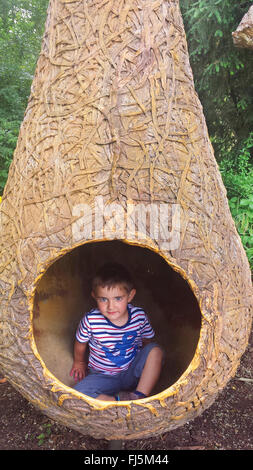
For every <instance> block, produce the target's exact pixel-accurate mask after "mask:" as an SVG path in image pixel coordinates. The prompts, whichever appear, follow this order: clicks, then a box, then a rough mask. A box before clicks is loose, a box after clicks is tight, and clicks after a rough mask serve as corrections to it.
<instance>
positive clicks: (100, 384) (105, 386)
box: [73, 371, 120, 400]
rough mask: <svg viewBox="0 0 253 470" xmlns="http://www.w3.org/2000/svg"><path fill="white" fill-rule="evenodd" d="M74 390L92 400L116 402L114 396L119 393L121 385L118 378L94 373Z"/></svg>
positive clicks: (90, 373) (89, 374)
mask: <svg viewBox="0 0 253 470" xmlns="http://www.w3.org/2000/svg"><path fill="white" fill-rule="evenodd" d="M73 388H74V389H75V390H77V391H78V392H81V393H83V394H84V395H87V396H89V397H92V398H98V399H99V400H115V397H114V395H115V394H116V393H117V392H119V390H120V384H119V381H118V378H117V376H109V375H105V374H101V373H99V372H94V371H92V372H89V373H88V375H87V376H86V377H85V378H84V379H83V380H81V381H80V382H78V383H77V384H76V385H75V386H74V387H73Z"/></svg>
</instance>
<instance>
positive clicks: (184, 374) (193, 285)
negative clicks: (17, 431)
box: [0, 0, 253, 440]
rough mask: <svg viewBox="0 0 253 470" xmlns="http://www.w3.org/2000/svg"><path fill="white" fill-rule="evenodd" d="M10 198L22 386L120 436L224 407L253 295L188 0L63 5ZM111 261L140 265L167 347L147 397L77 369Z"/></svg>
mask: <svg viewBox="0 0 253 470" xmlns="http://www.w3.org/2000/svg"><path fill="white" fill-rule="evenodd" d="M0 209H1V212H0V214H1V219H0V220H1V242H0V250H1V251H0V253H1V254H0V265H1V270H0V288H1V309H0V360H1V370H2V372H3V373H4V374H5V377H6V378H7V379H8V380H9V381H10V382H11V383H12V385H13V386H14V387H15V388H17V389H18V390H19V391H20V393H22V394H23V395H24V396H25V397H26V398H27V399H28V400H30V401H31V402H32V403H33V404H34V405H35V406H37V407H39V408H40V409H41V410H42V411H43V412H44V413H45V414H46V415H48V416H49V417H50V418H53V419H55V420H57V421H59V422H60V423H62V424H64V425H66V426H69V427H71V428H74V429H76V430H78V431H79V432H81V433H83V434H90V435H92V436H93V437H96V438H106V439H111V440H115V439H116V440H120V439H136V438H143V437H148V436H151V435H153V434H156V435H157V434H160V433H164V432H166V431H169V430H172V429H174V428H176V427H178V426H180V425H183V424H184V423H185V422H187V421H189V420H191V419H193V418H195V417H196V416H198V415H200V414H201V413H202V412H203V411H204V410H205V409H206V408H207V407H209V406H210V405H211V404H212V403H213V401H214V400H215V397H216V396H217V394H218V393H219V391H220V390H222V389H223V388H224V387H225V385H226V384H227V382H228V380H229V379H230V378H231V377H232V376H234V374H235V372H236V369H237V367H238V364H239V361H240V357H241V355H242V354H243V352H244V351H245V348H246V346H247V343H248V338H249V333H250V327H251V308H252V299H253V295H252V284H251V275H250V269H249V265H248V261H247V258H246V255H245V252H244V250H243V247H242V243H241V240H240V238H239V235H238V234H237V232H236V229H235V224H234V222H233V220H232V217H231V214H230V211H229V206H228V201H227V197H226V191H225V188H224V186H223V183H222V179H221V176H220V173H219V170H218V166H217V163H216V161H215V157H214V154H213V149H212V146H211V144H210V140H209V137H208V132H207V128H206V123H205V119H204V115H203V111H202V106H201V104H200V102H199V99H198V97H197V95H196V92H195V89H194V82H193V76H192V71H191V68H190V64H189V56H188V50H187V44H186V38H185V33H184V27H183V22H182V17H181V14H180V9H179V2H178V1H177V0H173V1H170V0H169V1H167V0H164V1H162V0H158V1H157V0H145V1H144V0H117V1H116V0H107V1H102V0H96V1H94V0H87V1H86V2H83V1H81V0H76V1H75V0H51V1H50V5H49V9H48V17H47V22H46V30H45V35H44V39H43V43H42V50H41V54H40V57H39V60H38V64H37V69H36V74H35V77H34V80H33V84H32V90H31V95H30V99H29V103H28V107H27V110H26V113H25V117H24V121H23V123H22V126H21V129H20V135H19V139H18V144H17V148H16V151H15V154H14V159H13V162H12V165H11V167H10V171H9V176H8V181H7V184H6V187H5V191H4V196H3V201H2V203H1V206H0ZM138 211H139V219H138V218H137V216H136V217H135V218H134V215H136V213H137V212H138ZM145 211H146V212H147V217H146V219H145V217H144V215H145ZM143 217H144V218H143ZM108 259H117V260H120V261H121V262H124V263H125V264H127V265H128V266H129V267H130V268H131V269H132V270H133V273H134V275H135V277H136V283H137V294H138V296H139V297H138V298H137V301H138V304H141V305H142V306H143V307H145V309H146V310H147V311H148V314H149V315H150V319H151V323H152V324H153V326H154V328H155V330H156V333H157V336H158V340H159V341H160V343H161V344H162V346H163V347H164V350H165V353H166V354H165V365H164V369H163V373H162V377H161V381H160V383H159V384H158V388H157V389H156V390H154V393H153V395H152V396H151V397H148V398H146V399H142V400H139V401H136V402H102V401H99V400H95V399H91V398H88V397H86V396H85V395H82V394H81V393H79V392H77V391H75V390H74V389H73V388H72V386H73V383H71V381H70V378H69V370H70V367H71V361H72V347H73V340H74V331H75V327H76V326H77V322H78V320H79V318H80V317H81V315H82V314H83V313H84V312H85V311H86V310H87V309H88V308H89V307H90V305H89V282H90V277H91V276H92V274H93V272H94V270H95V268H96V267H97V266H99V265H100V264H101V263H102V262H103V261H105V260H108Z"/></svg>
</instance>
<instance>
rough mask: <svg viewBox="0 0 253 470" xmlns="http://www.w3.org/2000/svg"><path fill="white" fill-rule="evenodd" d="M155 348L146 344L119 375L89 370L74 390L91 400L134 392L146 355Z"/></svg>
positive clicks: (150, 344) (151, 344)
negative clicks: (124, 392)
mask: <svg viewBox="0 0 253 470" xmlns="http://www.w3.org/2000/svg"><path fill="white" fill-rule="evenodd" d="M155 346H158V344H156V343H149V344H146V346H144V347H143V348H142V349H141V350H140V351H139V352H138V353H137V354H136V356H135V358H134V360H133V362H131V364H130V366H129V368H128V369H127V370H124V371H122V372H120V373H119V374H116V375H106V374H103V373H101V372H97V371H95V370H94V369H89V373H88V375H87V376H86V377H85V378H84V379H83V380H81V381H80V382H79V383H78V384H77V385H75V386H74V389H75V390H77V391H78V392H81V393H84V394H85V395H88V396H89V397H93V398H96V397H98V395H100V394H106V395H110V396H114V395H116V394H117V393H119V392H120V391H122V390H127V391H131V390H135V388H136V387H137V384H138V382H139V379H140V376H141V374H142V371H143V369H144V366H145V363H146V360H147V357H148V354H149V353H150V351H151V349H153V348H154V347H155Z"/></svg>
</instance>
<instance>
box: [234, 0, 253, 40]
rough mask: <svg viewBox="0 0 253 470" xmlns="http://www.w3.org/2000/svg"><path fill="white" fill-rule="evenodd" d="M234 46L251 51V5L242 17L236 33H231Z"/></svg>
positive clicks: (252, 33)
mask: <svg viewBox="0 0 253 470" xmlns="http://www.w3.org/2000/svg"><path fill="white" fill-rule="evenodd" d="M232 36H233V41H234V44H235V46H237V47H244V48H246V49H253V5H252V6H251V7H250V9H249V11H248V12H247V13H246V14H245V15H244V17H243V19H242V21H241V23H240V24H239V26H238V28H237V30H236V31H234V32H233V33H232Z"/></svg>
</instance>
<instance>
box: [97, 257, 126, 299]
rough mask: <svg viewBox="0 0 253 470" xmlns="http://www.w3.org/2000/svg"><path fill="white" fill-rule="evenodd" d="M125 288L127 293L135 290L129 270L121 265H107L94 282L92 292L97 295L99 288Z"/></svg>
mask: <svg viewBox="0 0 253 470" xmlns="http://www.w3.org/2000/svg"><path fill="white" fill-rule="evenodd" d="M119 285H120V286H121V287H123V288H124V289H125V290H126V291H127V293H130V292H131V290H132V289H133V288H134V283H133V279H132V277H131V275H130V273H129V272H128V270H127V269H126V268H125V267H124V266H123V265H121V264H119V263H106V264H104V265H103V266H102V267H101V268H100V269H99V270H98V271H97V273H96V275H95V277H94V278H93V281H92V291H93V292H94V293H96V291H97V288H98V287H108V288H109V289H110V288H112V287H116V286H119Z"/></svg>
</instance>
